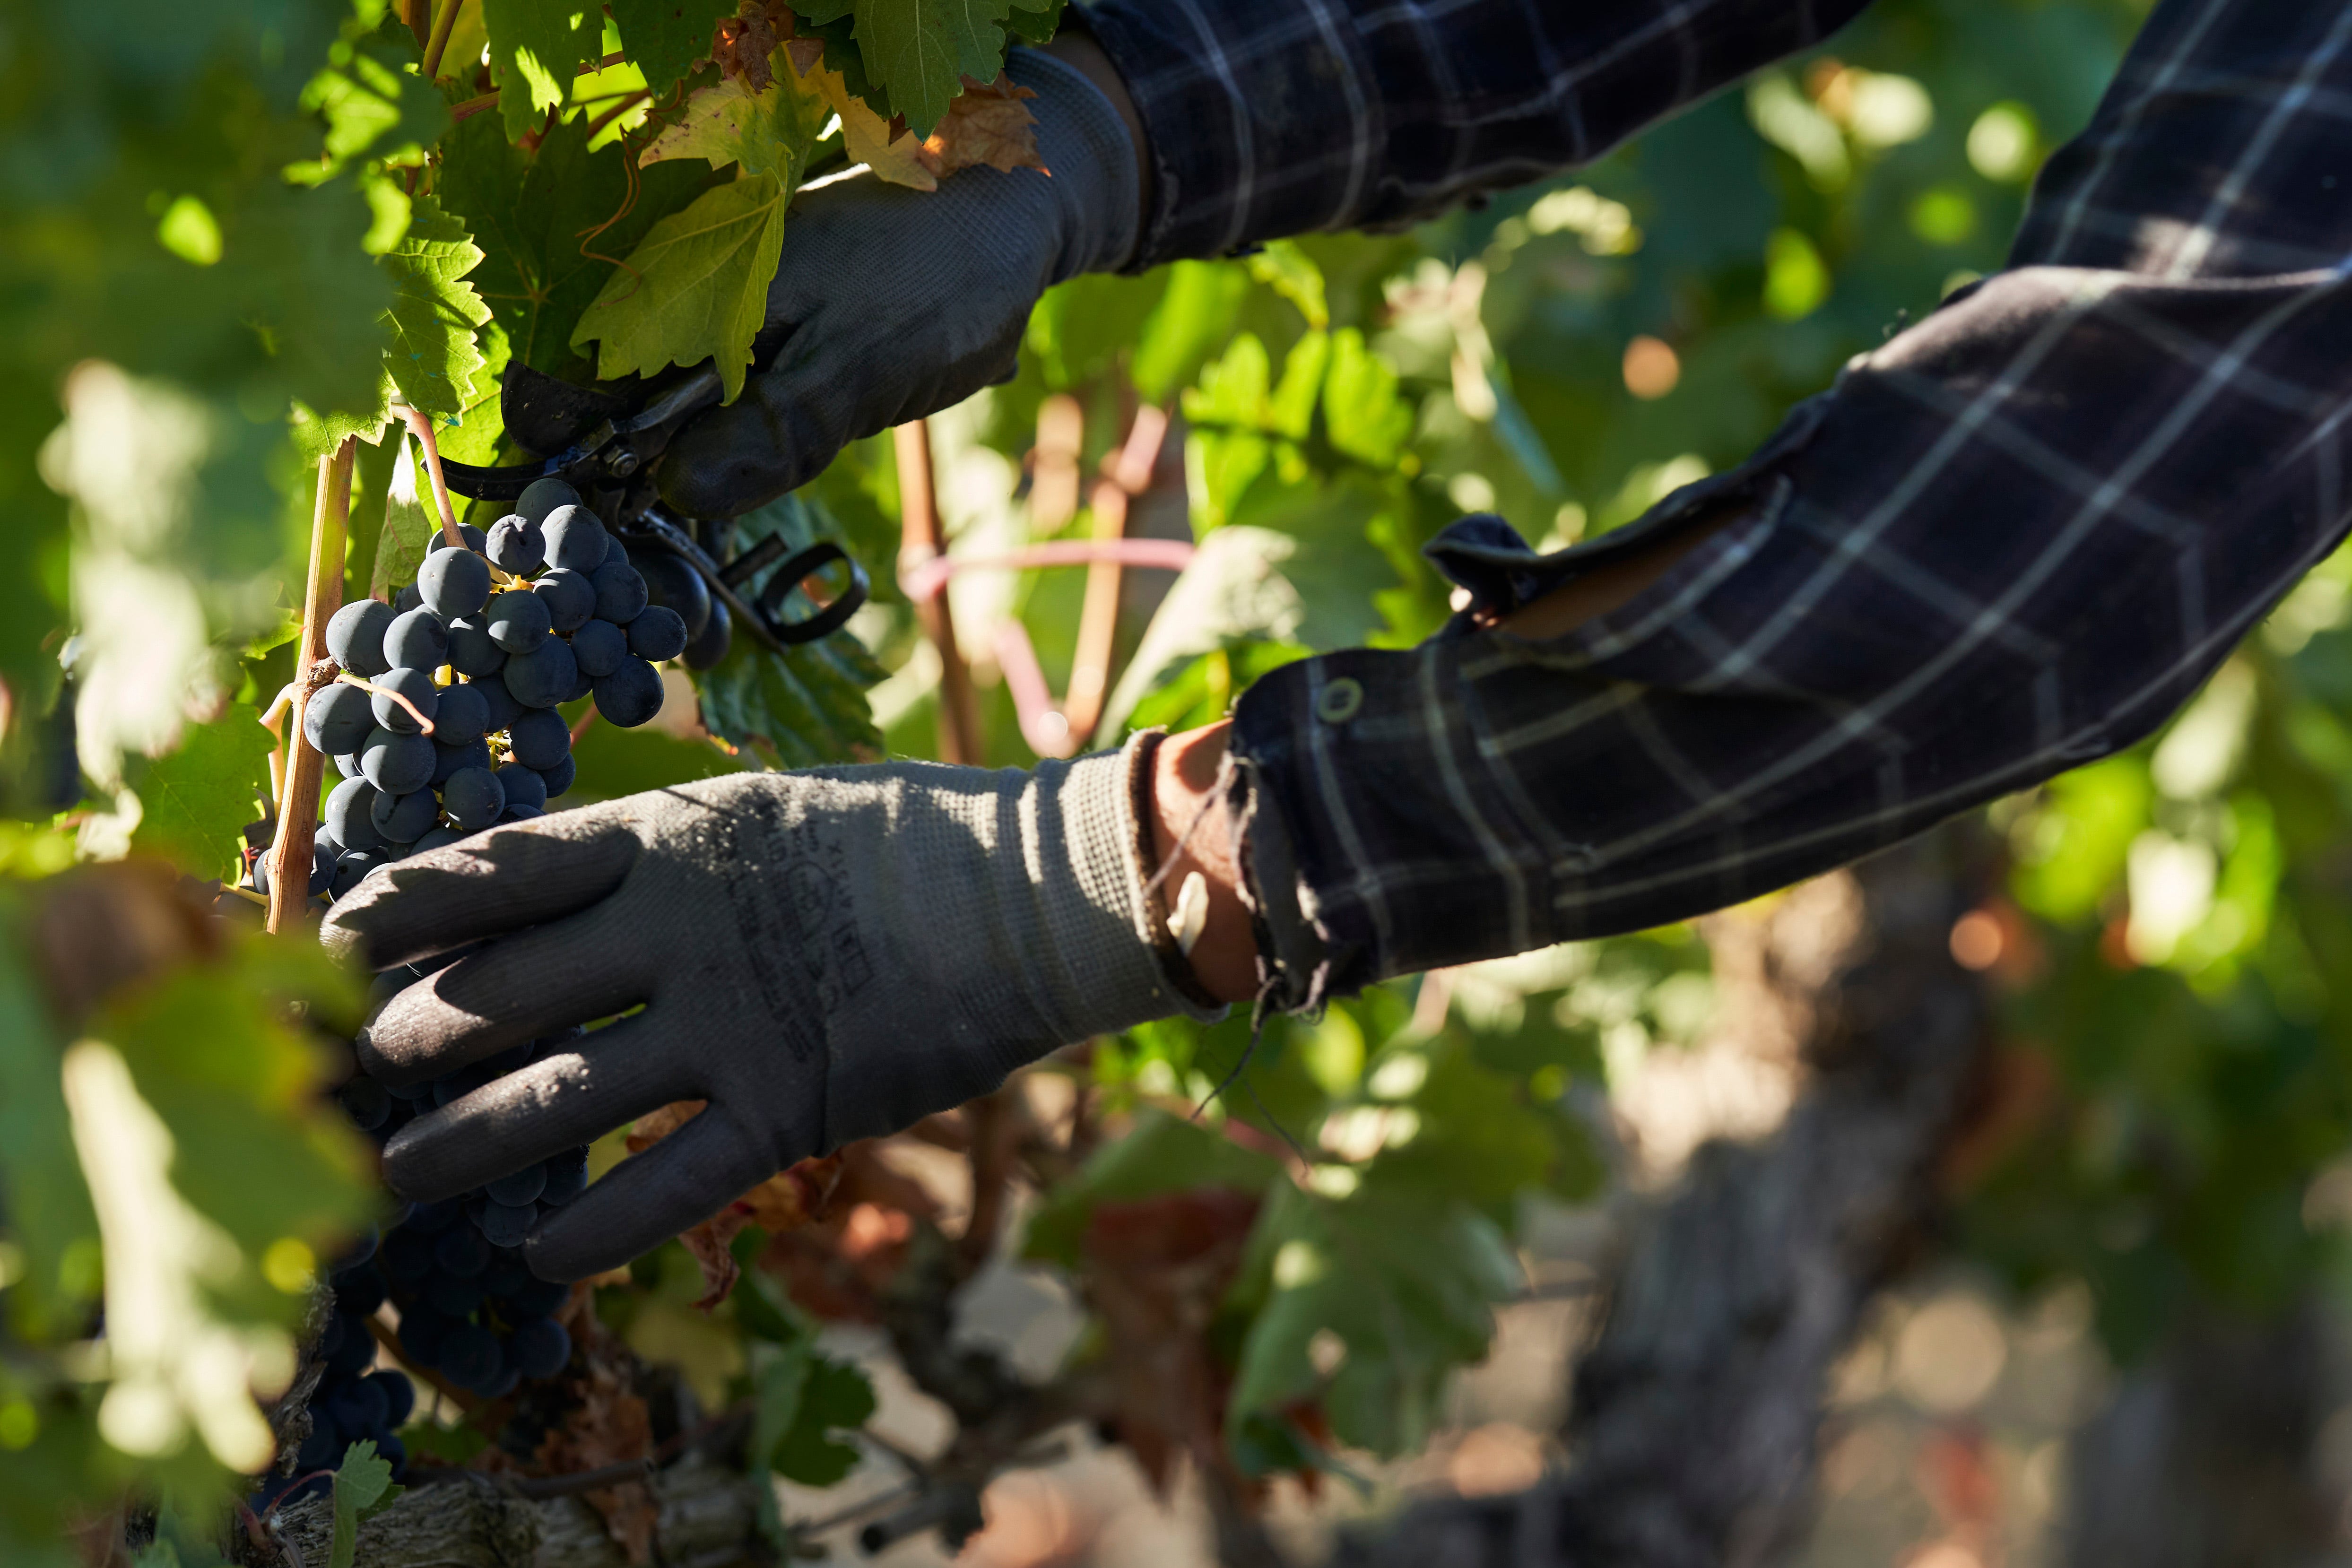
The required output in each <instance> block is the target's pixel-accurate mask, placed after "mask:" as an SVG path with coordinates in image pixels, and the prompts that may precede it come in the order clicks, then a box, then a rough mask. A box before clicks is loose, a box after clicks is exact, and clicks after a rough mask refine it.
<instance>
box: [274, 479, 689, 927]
mask: <svg viewBox="0 0 2352 1568" xmlns="http://www.w3.org/2000/svg"><path fill="white" fill-rule="evenodd" d="M459 531H460V533H461V535H462V536H463V538H464V545H463V547H462V548H460V547H459V546H457V545H455V544H452V543H450V542H449V541H448V539H447V538H446V537H443V536H436V538H435V540H434V543H433V547H432V549H431V550H430V551H429V552H428V553H427V554H426V556H425V562H424V564H423V566H422V567H420V568H419V570H418V571H417V574H416V580H415V582H414V583H412V584H410V585H409V586H408V587H406V588H404V589H402V590H401V591H400V594H399V596H398V598H397V599H396V600H395V601H394V602H393V603H391V604H385V603H383V601H380V600H374V599H362V600H357V601H353V602H352V603H350V604H347V605H345V606H343V608H342V609H341V610H339V611H337V612H335V614H334V617H333V618H332V619H331V620H330V621H329V622H328V623H327V632H326V642H327V653H328V656H329V657H330V658H331V659H332V660H333V661H334V663H335V664H336V665H337V666H338V668H339V669H340V670H341V672H342V673H343V674H344V675H345V677H347V678H346V679H343V680H339V681H337V682H336V683H335V684H333V685H329V686H326V687H324V688H322V689H321V690H320V691H319V692H318V693H316V694H315V695H313V696H312V697H311V698H310V701H309V702H308V703H306V704H305V705H304V706H303V711H302V732H303V735H304V737H305V738H307V739H308V740H309V741H310V744H311V745H312V746H313V747H317V748H318V749H319V751H320V752H321V753H322V754H324V755H325V756H328V757H331V758H333V759H334V763H335V768H336V771H337V772H338V773H340V774H341V776H342V781H341V783H339V784H337V785H336V786H335V788H334V789H333V790H332V792H331V793H330V794H329V795H328V797H327V802H326V813H325V815H326V822H325V825H324V827H323V828H322V829H321V830H320V832H319V835H318V838H317V843H316V849H315V852H314V854H313V859H312V864H311V874H310V894H311V895H312V896H314V897H316V896H319V895H321V894H323V895H325V896H326V897H327V898H329V899H335V898H340V897H341V896H342V895H343V894H346V893H348V892H350V891H351V890H352V888H353V887H354V886H356V885H358V883H359V882H360V880H361V879H362V878H363V877H365V876H366V875H367V873H369V872H371V871H373V870H374V869H375V868H376V867H377V866H380V865H384V864H387V863H389V862H393V861H396V860H400V859H403V858H404V857H405V856H407V855H410V854H414V853H416V852H420V851H425V850H434V849H439V848H442V847H443V846H445V845H447V844H453V843H456V842H457V841H460V840H462V839H465V838H467V837H468V836H469V835H471V834H474V833H478V832H480V831H484V830H485V829H488V828H491V827H495V826H498V825H499V824H500V823H505V822H519V821H527V820H529V819H530V818H533V817H538V816H542V815H544V814H545V813H546V811H547V810H548V802H549V801H550V800H553V799H555V798H557V797H560V796H561V795H562V794H563V793H564V792H565V791H566V790H568V789H571V788H572V779H573V777H574V775H575V773H576V771H577V766H576V764H575V763H574V761H573V759H572V732H571V727H570V726H568V725H567V724H565V722H564V720H563V716H562V715H561V714H560V713H558V712H557V711H556V710H557V707H558V706H559V705H561V704H563V703H569V702H574V701H577V700H578V699H580V698H582V697H584V696H589V695H593V696H594V697H595V699H596V711H597V713H598V714H599V715H601V716H603V717H604V719H605V720H606V721H607V722H609V723H612V724H615V725H619V726H621V727H624V728H630V727H635V726H638V725H642V724H645V723H646V722H647V721H648V720H650V719H651V718H652V717H653V716H655V715H656V713H658V712H660V711H661V706H662V678H661V672H660V671H659V670H657V669H656V668H655V665H656V664H659V663H661V662H662V661H664V660H667V659H674V658H676V657H677V656H678V655H679V654H680V653H684V652H686V651H687V644H688V640H689V635H690V628H689V625H688V620H687V618H686V616H684V615H682V614H681V613H680V612H678V611H677V610H676V609H672V608H670V607H669V606H668V605H667V604H661V603H656V602H654V601H653V596H652V593H651V591H650V590H649V588H648V586H647V583H646V577H645V576H644V574H642V573H640V572H639V571H638V570H637V569H636V568H635V565H633V564H632V563H631V561H630V559H629V554H628V551H627V549H625V547H624V546H623V545H622V543H621V541H620V540H618V539H616V538H614V537H613V536H612V535H611V534H610V533H609V532H607V531H606V529H605V528H604V524H603V523H602V522H601V521H599V520H598V518H597V517H596V516H595V514H594V513H593V512H591V511H589V510H588V508H587V507H584V506H583V505H581V503H580V497H579V495H578V493H577V492H576V491H574V490H573V489H572V486H569V485H566V484H565V483H563V482H562V480H560V479H541V480H540V481H539V482H537V483H536V484H534V485H532V486H530V488H529V489H527V490H525V491H524V492H523V493H522V496H521V497H520V500H519V501H518V502H517V503H516V509H515V511H514V512H513V513H511V514H509V516H507V517H501V518H499V520H498V522H497V523H495V524H494V525H492V526H491V528H489V529H488V532H487V533H485V532H484V531H483V530H481V529H479V528H472V527H467V528H462V529H460V530H459ZM661 575H662V574H661V573H660V572H659V571H658V570H656V578H657V579H659V578H661ZM249 877H250V885H251V886H253V887H254V889H255V890H256V891H257V892H260V893H264V894H266V893H268V866H267V862H266V861H257V862H255V864H254V867H253V869H252V871H251V873H249Z"/></svg>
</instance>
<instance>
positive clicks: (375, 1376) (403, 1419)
mask: <svg viewBox="0 0 2352 1568" xmlns="http://www.w3.org/2000/svg"><path fill="white" fill-rule="evenodd" d="M367 1380H368V1381H369V1382H370V1383H373V1384H375V1385H378V1386H380V1387H381V1388H382V1389H383V1394H384V1405H385V1406H386V1409H385V1412H384V1417H383V1424H384V1425H385V1426H386V1427H405V1426H406V1425H408V1417H409V1416H411V1415H413V1414H415V1410H416V1385H415V1384H413V1383H411V1382H409V1381H408V1379H407V1378H406V1377H405V1376H404V1375H402V1374H400V1373H397V1372H394V1371H391V1370H389V1369H386V1370H385V1371H383V1372H371V1373H369V1374H368V1378H367Z"/></svg>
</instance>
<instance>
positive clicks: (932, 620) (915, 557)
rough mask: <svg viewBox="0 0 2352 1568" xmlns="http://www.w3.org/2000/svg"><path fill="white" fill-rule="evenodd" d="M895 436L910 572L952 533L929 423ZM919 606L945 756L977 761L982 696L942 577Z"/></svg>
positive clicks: (902, 537) (902, 551)
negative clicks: (934, 674) (943, 518)
mask: <svg viewBox="0 0 2352 1568" xmlns="http://www.w3.org/2000/svg"><path fill="white" fill-rule="evenodd" d="M890 439H891V443H892V447H893V450H894V451H895V452H896V453H897V454H898V520H899V546H898V570H900V571H901V572H905V571H908V570H913V569H914V568H916V567H919V566H920V565H922V564H923V563H924V562H925V561H928V560H931V559H936V558H937V557H938V556H939V555H940V554H941V553H942V552H943V551H944V550H945V549H947V539H946V537H945V535H944V534H943V532H942V531H941V529H940V503H939V493H938V491H937V489H936V488H935V486H934V485H933V480H932V474H931V432H930V426H929V423H928V422H926V421H923V420H919V419H918V420H911V421H909V422H908V423H905V424H902V425H899V426H898V428H897V429H895V430H893V431H892V432H891V433H890ZM915 612H916V614H918V615H919V616H920V617H921V618H922V622H923V630H924V631H925V632H928V633H929V636H930V639H931V643H932V645H933V646H935V647H936V648H938V650H939V653H940V760H941V761H944V762H970V763H977V762H979V761H980V760H981V759H982V753H983V751H984V750H985V747H983V745H982V740H981V729H980V701H979V698H978V696H977V695H976V694H975V693H974V692H973V691H972V686H971V667H970V666H969V665H967V664H965V663H964V662H963V654H962V653H961V652H960V651H959V650H958V649H957V647H956V633H955V616H954V614H953V612H951V611H950V609H949V608H948V591H947V584H946V583H945V582H944V581H942V582H941V583H940V587H939V591H937V592H934V593H929V594H925V595H924V596H923V597H922V598H920V599H919V600H917V601H915Z"/></svg>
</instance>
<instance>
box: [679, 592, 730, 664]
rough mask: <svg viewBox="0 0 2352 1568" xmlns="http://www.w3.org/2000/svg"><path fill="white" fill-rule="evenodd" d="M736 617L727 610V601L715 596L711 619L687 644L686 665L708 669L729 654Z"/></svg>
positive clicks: (711, 606) (712, 602)
mask: <svg viewBox="0 0 2352 1568" xmlns="http://www.w3.org/2000/svg"><path fill="white" fill-rule="evenodd" d="M734 629H735V618H734V617H733V616H732V615H730V614H729V613H728V612H727V601H725V600H722V599H717V598H714V599H712V600H711V601H710V619H709V621H707V622H704V623H703V627H702V630H701V631H699V632H696V633H695V634H694V640H693V641H692V642H690V643H688V644H687V645H686V667H687V668H688V669H689V670H707V669H709V668H710V666H711V665H713V664H717V663H719V660H721V659H723V658H725V657H726V656H727V648H728V644H729V643H730V642H731V641H732V640H733V638H734V634H735V631H734Z"/></svg>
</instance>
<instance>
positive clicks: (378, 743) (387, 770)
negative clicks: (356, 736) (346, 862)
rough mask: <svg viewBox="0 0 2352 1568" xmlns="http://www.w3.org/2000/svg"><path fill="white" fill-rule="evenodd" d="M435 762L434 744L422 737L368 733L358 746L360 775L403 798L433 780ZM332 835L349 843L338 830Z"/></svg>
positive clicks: (373, 731) (389, 732) (381, 731)
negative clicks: (364, 740)
mask: <svg viewBox="0 0 2352 1568" xmlns="http://www.w3.org/2000/svg"><path fill="white" fill-rule="evenodd" d="M435 760H436V759H435V757H434V753H433V742H432V741H430V740H428V739H426V738H425V737H424V736H421V735H395V734H394V733H393V732H392V731H391V730H389V729H376V730H371V731H370V732H369V734H368V737H367V740H366V742H365V743H364V744H363V745H362V746H361V747H360V776H361V777H362V778H363V779H366V780H367V781H368V782H369V783H371V784H373V785H374V786H375V787H376V788H377V789H381V790H383V791H385V792H386V793H388V794H393V795H405V794H407V793H408V792H409V791H411V790H413V789H424V788H425V786H426V785H427V784H430V783H431V782H432V781H433V765H434V762H435ZM371 804H373V802H371ZM335 836H336V837H337V838H341V839H343V841H344V842H346V843H348V842H350V839H349V838H347V837H345V835H344V834H342V833H341V831H338V832H337V833H336V835H335ZM379 836H380V835H379Z"/></svg>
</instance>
